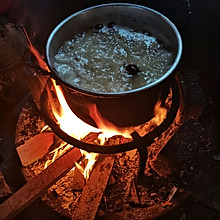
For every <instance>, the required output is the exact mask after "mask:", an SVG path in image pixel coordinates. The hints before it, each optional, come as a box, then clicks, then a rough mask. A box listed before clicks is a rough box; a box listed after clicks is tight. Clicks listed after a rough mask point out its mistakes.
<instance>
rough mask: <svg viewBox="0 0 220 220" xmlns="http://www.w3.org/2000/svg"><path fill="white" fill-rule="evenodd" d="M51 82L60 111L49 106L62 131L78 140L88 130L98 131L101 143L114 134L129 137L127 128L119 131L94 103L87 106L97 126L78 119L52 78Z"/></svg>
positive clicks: (87, 132) (88, 131) (53, 106)
mask: <svg viewBox="0 0 220 220" xmlns="http://www.w3.org/2000/svg"><path fill="white" fill-rule="evenodd" d="M52 82H53V86H54V88H55V91H56V95H57V98H58V100H59V103H60V106H61V111H60V112H58V110H57V109H56V107H55V105H52V106H51V107H52V111H53V114H54V116H55V118H56V119H57V122H58V123H59V125H60V128H61V129H62V130H63V131H64V132H66V133H67V134H69V135H70V136H72V137H74V138H77V139H79V140H80V139H82V138H84V137H85V136H86V135H87V134H89V133H90V132H97V133H99V132H100V135H99V139H100V140H101V144H103V143H104V141H105V140H106V138H109V137H112V136H114V135H123V136H124V137H128V138H129V137H131V136H130V133H129V130H128V129H127V128H126V129H124V130H122V131H121V129H119V128H117V127H116V126H115V125H113V124H112V123H111V122H109V121H107V120H106V119H104V118H103V117H102V116H101V114H100V113H99V111H98V109H97V107H96V105H94V104H93V105H90V106H88V108H89V114H90V116H91V117H92V118H93V120H94V121H95V122H96V124H97V126H98V127H99V128H95V127H93V126H91V125H89V124H87V123H85V122H84V121H82V120H81V119H79V118H78V117H77V116H76V115H75V114H74V113H73V112H72V110H71V109H70V107H69V106H68V104H67V102H66V99H65V97H64V95H63V92H62V89H61V87H60V86H58V85H56V83H55V81H54V80H52ZM51 101H52V100H51Z"/></svg>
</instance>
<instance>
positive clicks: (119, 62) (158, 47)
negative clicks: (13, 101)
mask: <svg viewBox="0 0 220 220" xmlns="http://www.w3.org/2000/svg"><path fill="white" fill-rule="evenodd" d="M173 60H174V54H173V52H171V51H168V50H166V49H165V48H164V46H163V45H162V44H160V43H159V42H158V41H157V39H156V38H155V37H153V36H151V35H150V34H148V33H142V32H140V31H136V30H133V29H129V28H127V27H121V26H117V25H116V24H115V23H114V22H110V23H109V24H108V25H106V26H105V25H102V24H97V25H96V26H95V27H94V29H92V30H88V31H86V32H83V33H76V34H74V36H73V37H72V39H70V40H67V41H65V42H64V43H63V45H62V46H61V47H60V48H59V50H58V52H57V54H56V56H55V62H54V67H55V69H56V70H57V72H58V73H59V76H60V78H62V79H63V80H64V81H65V82H67V83H68V84H71V85H73V86H75V87H78V88H81V89H84V90H87V91H92V92H101V93H118V92H124V91H130V90H134V89H137V88H140V87H143V86H146V85H148V84H150V83H152V82H154V81H156V80H157V79H159V78H160V77H162V76H163V75H164V74H165V73H166V72H167V70H168V69H169V68H170V67H171V65H172V63H173Z"/></svg>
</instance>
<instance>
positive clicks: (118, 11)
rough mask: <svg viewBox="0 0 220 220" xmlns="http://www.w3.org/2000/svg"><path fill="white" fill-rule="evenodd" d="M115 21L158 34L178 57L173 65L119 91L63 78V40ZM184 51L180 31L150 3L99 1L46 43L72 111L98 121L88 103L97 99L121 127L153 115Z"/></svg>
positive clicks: (103, 111)
mask: <svg viewBox="0 0 220 220" xmlns="http://www.w3.org/2000/svg"><path fill="white" fill-rule="evenodd" d="M111 21H114V22H115V23H116V24H118V25H122V26H128V27H130V28H133V29H135V30H140V31H143V32H148V33H150V34H152V35H153V36H154V37H156V38H157V40H158V41H159V42H160V43H162V44H163V46H164V47H165V48H167V49H168V50H171V51H173V52H174V56H175V59H174V61H173V64H172V66H171V67H170V69H169V70H168V71H167V72H166V73H165V74H164V75H163V76H162V77H161V78H159V79H158V80H157V81H155V82H153V83H151V84H149V85H147V86H144V87H141V88H138V89H134V90H131V91H126V92H118V93H99V92H91V91H87V90H84V89H81V88H77V87H74V86H72V85H70V84H68V83H67V82H65V81H64V80H62V79H61V78H60V77H59V73H58V72H57V71H56V70H55V68H54V56H55V55H56V54H57V51H58V49H59V47H60V46H61V45H62V44H63V42H64V41H66V40H67V39H70V38H71V37H72V36H73V33H74V32H82V31H85V30H87V29H91V28H93V27H94V26H95V25H96V24H103V25H107V24H108V23H109V22H111ZM181 53H182V41H181V37H180V34H179V32H178V30H177V29H176V27H175V26H174V24H173V23H172V22H171V21H170V20H169V19H168V18H166V17H165V16H163V15H162V14H160V13H158V12H156V11H154V10H152V9H149V8H147V7H144V6H139V5H133V4H127V3H112V4H103V5H98V6H94V7H90V8H88V9H85V10H82V11H79V12H77V13H75V14H73V15H71V16H70V17H68V18H67V19H65V20H64V21H63V22H61V23H60V24H59V25H58V26H57V27H56V28H55V29H54V30H53V32H52V33H51V35H50V37H49V39H48V42H47V46H46V56H47V61H48V64H49V66H50V68H51V70H52V71H51V72H52V73H51V76H52V77H53V78H55V79H56V81H57V83H59V84H60V85H61V86H62V88H63V90H64V94H65V96H66V99H67V102H68V104H69V106H70V108H71V109H72V111H73V112H74V113H75V114H76V115H77V116H78V117H80V118H81V119H83V120H84V121H86V122H87V123H90V124H94V121H93V120H92V119H91V118H90V116H89V112H88V109H87V105H88V104H90V103H94V104H96V105H97V107H98V110H99V111H100V113H101V114H102V116H104V117H105V118H106V119H108V120H109V121H111V122H112V123H114V124H115V125H117V126H120V127H123V126H131V125H139V124H142V123H144V122H146V121H147V120H149V119H151V118H152V116H153V109H154V106H155V103H156V102H157V100H158V99H161V100H164V99H165V98H166V96H167V94H168V90H169V86H170V80H171V77H174V75H175V73H174V69H175V68H176V66H177V64H178V62H179V60H180V57H181Z"/></svg>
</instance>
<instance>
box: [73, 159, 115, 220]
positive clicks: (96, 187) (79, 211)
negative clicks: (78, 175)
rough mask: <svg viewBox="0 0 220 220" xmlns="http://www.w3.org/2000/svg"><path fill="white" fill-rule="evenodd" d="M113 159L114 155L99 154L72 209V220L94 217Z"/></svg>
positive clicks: (88, 219)
mask: <svg viewBox="0 0 220 220" xmlns="http://www.w3.org/2000/svg"><path fill="white" fill-rule="evenodd" d="M114 160H115V156H113V155H101V156H99V158H98V161H97V162H96V165H95V167H94V168H93V170H92V172H91V175H90V177H89V179H88V181H87V183H86V185H85V187H84V188H83V192H82V195H81V197H80V199H79V202H78V203H77V206H76V208H75V210H74V213H73V215H72V219H73V220H77V219H78V220H81V219H84V220H91V219H94V218H95V215H96V212H97V210H98V207H99V204H100V201H101V199H102V195H103V193H104V190H105V187H106V185H107V182H108V179H109V176H110V173H111V170H112V167H113V164H114Z"/></svg>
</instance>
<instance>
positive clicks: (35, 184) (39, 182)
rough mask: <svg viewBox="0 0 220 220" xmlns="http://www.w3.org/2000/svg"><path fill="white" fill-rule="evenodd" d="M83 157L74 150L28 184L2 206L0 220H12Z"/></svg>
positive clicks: (78, 151) (77, 150)
mask: <svg viewBox="0 0 220 220" xmlns="http://www.w3.org/2000/svg"><path fill="white" fill-rule="evenodd" d="M80 157H81V153H80V150H79V149H77V148H72V149H71V150H70V151H69V152H67V153H66V154H65V155H63V156H62V157H60V158H58V159H57V160H56V161H55V162H54V163H52V164H51V165H50V166H48V168H47V169H45V170H43V171H42V172H41V173H40V174H39V175H37V176H36V177H35V178H33V179H32V180H30V181H29V182H27V183H26V184H25V185H24V186H23V187H22V188H21V189H19V190H18V191H17V192H16V193H14V194H13V195H12V196H11V197H10V198H9V199H7V200H6V201H5V202H4V203H2V204H1V205H0V220H5V219H12V218H13V217H15V216H16V215H17V214H19V213H20V212H21V211H22V210H23V209H24V208H25V207H27V206H28V205H29V204H30V203H31V202H33V201H34V200H36V199H37V198H38V197H39V196H40V195H41V194H42V193H44V192H45V191H46V190H47V189H48V188H49V187H50V186H52V185H53V184H54V183H55V182H56V181H57V180H59V179H60V178H61V177H63V176H64V175H65V174H66V173H67V172H68V171H69V170H71V169H72V167H73V166H74V164H75V162H76V161H78V160H79V159H80Z"/></svg>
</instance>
